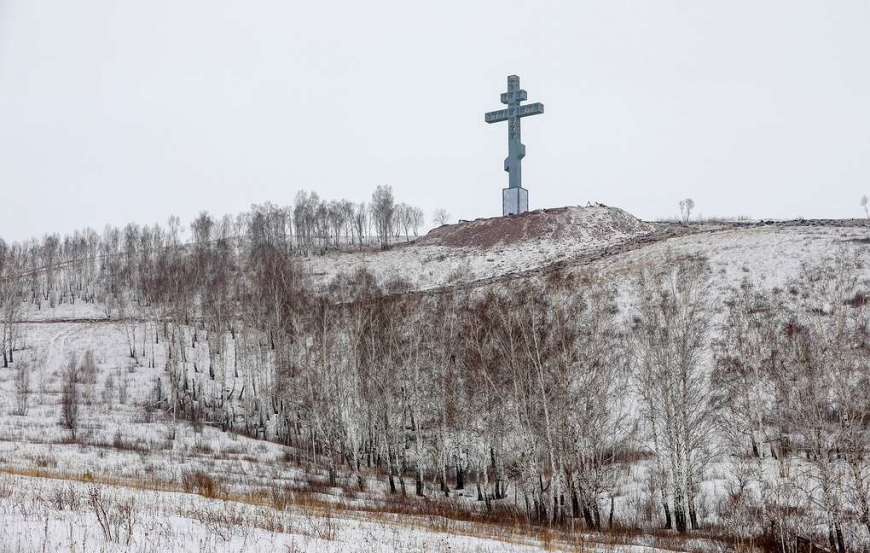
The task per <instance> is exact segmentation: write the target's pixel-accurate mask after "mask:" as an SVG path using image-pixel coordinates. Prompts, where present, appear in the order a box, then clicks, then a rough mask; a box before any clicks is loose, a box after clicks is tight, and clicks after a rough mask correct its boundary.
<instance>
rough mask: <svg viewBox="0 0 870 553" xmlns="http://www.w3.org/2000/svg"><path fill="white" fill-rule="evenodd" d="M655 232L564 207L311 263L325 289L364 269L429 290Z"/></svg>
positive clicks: (601, 210) (625, 219)
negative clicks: (333, 280)
mask: <svg viewBox="0 0 870 553" xmlns="http://www.w3.org/2000/svg"><path fill="white" fill-rule="evenodd" d="M655 233H656V226H655V225H653V224H650V223H646V222H644V221H641V220H640V219H637V218H636V217H634V216H632V215H630V214H628V213H626V212H625V211H623V210H621V209H618V208H613V207H604V206H596V207H563V208H557V209H544V210H538V211H530V212H528V213H524V214H521V215H514V216H509V217H494V218H491V219H477V220H475V221H468V222H460V223H457V224H454V225H445V226H442V227H440V228H436V229H434V230H432V231H431V232H429V234H427V235H426V236H424V237H422V238H420V239H418V240H416V241H414V242H409V243H402V242H401V241H400V242H398V243H397V245H396V246H395V247H394V248H393V249H391V250H389V251H385V252H380V251H378V252H371V251H365V252H342V253H335V252H331V253H328V254H327V255H326V256H322V257H317V256H315V257H311V258H309V259H308V260H307V261H306V263H305V265H306V269H307V270H309V271H310V272H311V273H312V274H313V275H314V276H315V277H316V278H317V280H318V281H319V282H321V283H324V284H325V283H327V282H328V281H329V280H330V279H331V278H333V277H334V276H335V275H336V274H339V273H342V272H343V273H351V272H353V271H354V270H356V269H357V268H360V267H364V268H365V269H367V270H368V271H370V272H371V273H372V274H374V275H375V276H376V277H377V278H378V279H379V280H380V281H381V282H386V281H388V280H390V279H395V278H403V279H407V280H408V281H409V282H410V284H411V286H412V287H413V288H415V289H428V288H434V287H440V286H445V285H454V284H469V283H473V282H476V281H481V280H485V279H492V278H498V277H500V276H503V275H507V274H512V273H518V272H524V271H530V270H534V269H537V268H540V267H543V266H547V265H550V264H553V263H557V262H559V261H565V260H569V259H572V258H575V257H578V256H580V255H583V254H588V253H590V252H593V251H596V250H599V249H601V248H604V247H608V246H617V245H619V244H622V243H625V242H627V241H629V240H632V239H637V238H641V237H645V236H650V235H653V234H655Z"/></svg>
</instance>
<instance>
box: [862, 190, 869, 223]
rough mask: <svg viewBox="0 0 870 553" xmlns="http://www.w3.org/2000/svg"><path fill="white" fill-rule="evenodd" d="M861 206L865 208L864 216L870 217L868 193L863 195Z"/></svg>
mask: <svg viewBox="0 0 870 553" xmlns="http://www.w3.org/2000/svg"><path fill="white" fill-rule="evenodd" d="M861 207H863V208H864V216H865V217H867V218H868V219H870V199H868V198H867V194H864V195H863V196H861Z"/></svg>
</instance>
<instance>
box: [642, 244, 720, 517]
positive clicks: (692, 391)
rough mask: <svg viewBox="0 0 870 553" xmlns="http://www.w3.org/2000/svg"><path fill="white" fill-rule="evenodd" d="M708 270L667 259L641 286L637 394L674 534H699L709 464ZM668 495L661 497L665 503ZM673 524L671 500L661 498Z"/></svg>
mask: <svg viewBox="0 0 870 553" xmlns="http://www.w3.org/2000/svg"><path fill="white" fill-rule="evenodd" d="M708 273H709V268H708V266H707V263H706V261H705V260H702V259H696V258H680V259H674V258H673V257H670V258H669V259H668V260H667V262H666V263H665V268H664V269H659V270H656V271H653V270H648V271H645V272H644V274H643V275H642V277H641V278H640V280H639V281H638V296H639V297H638V300H639V310H638V313H637V315H636V317H635V328H634V336H633V346H634V356H635V361H636V363H637V371H636V372H637V377H638V384H639V386H638V389H639V391H640V395H641V398H642V401H643V415H644V418H645V421H646V423H647V430H648V433H649V439H650V442H651V444H652V449H653V452H654V454H655V456H656V471H657V472H658V474H659V477H660V479H661V481H662V483H663V484H664V483H665V482H667V483H668V484H667V485H668V488H669V492H670V494H669V495H670V497H671V499H672V501H673V516H674V519H673V522H674V528H675V529H676V530H677V531H679V532H685V531H687V530H689V529H690V528H699V524H700V521H699V520H698V517H697V509H696V505H695V490H696V487H697V485H698V483H699V482H701V481H702V479H703V471H704V470H705V467H706V465H707V464H708V462H709V460H710V454H711V447H710V444H711V439H710V438H711V433H712V428H713V420H714V417H713V415H714V413H713V410H712V401H711V398H710V390H711V388H710V384H709V373H708V371H707V369H706V367H705V366H704V365H703V361H704V358H705V356H706V354H707V350H708V344H707V340H708V336H709V322H710V305H709V294H710V292H709V283H708ZM664 495H666V494H664V490H663V496H664ZM663 503H664V505H665V509H666V511H665V517H666V519H667V518H669V516H670V514H669V511H668V510H667V503H668V500H667V497H663Z"/></svg>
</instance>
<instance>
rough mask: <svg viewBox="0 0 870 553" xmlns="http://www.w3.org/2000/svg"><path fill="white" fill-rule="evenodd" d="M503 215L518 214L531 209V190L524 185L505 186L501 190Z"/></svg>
mask: <svg viewBox="0 0 870 553" xmlns="http://www.w3.org/2000/svg"><path fill="white" fill-rule="evenodd" d="M501 210H502V215H517V214H518V213H525V212H527V211H528V210H529V191H528V190H526V189H525V188H523V187H518V188H504V189H502V191H501Z"/></svg>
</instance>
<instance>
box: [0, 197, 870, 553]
mask: <svg viewBox="0 0 870 553" xmlns="http://www.w3.org/2000/svg"><path fill="white" fill-rule="evenodd" d="M381 193H382V194H383V193H385V192H384V191H381ZM303 200H304V198H303ZM390 201H392V200H390ZM384 202H386V200H384ZM385 205H386V203H385ZM292 213H295V210H286V209H277V208H274V207H272V206H266V207H264V208H257V209H254V210H253V211H252V212H250V213H247V214H244V215H243V216H240V217H237V218H232V219H231V218H224V219H223V220H221V221H215V220H213V219H212V218H211V217H210V216H209V215H208V214H202V215H201V216H200V217H198V218H197V219H196V220H195V221H194V222H193V223H192V224H191V226H190V228H191V237H190V239H189V240H185V239H183V237H182V233H181V232H180V225H179V222H178V221H177V220H173V222H172V224H171V225H170V227H169V229H168V230H164V229H162V228H161V227H158V226H153V227H144V228H140V227H138V226H136V225H128V226H127V227H126V228H124V229H123V230H121V229H112V228H108V229H107V230H106V231H105V232H104V233H103V234H102V235H99V234H97V233H95V232H90V231H86V232H82V233H76V234H75V235H72V236H68V237H64V238H60V237H57V236H47V237H46V238H44V239H43V240H41V241H33V242H30V243H26V244H13V245H8V246H7V245H4V246H2V247H0V253H2V255H0V302H2V303H0V310H2V315H3V316H2V328H0V330H2V337H3V341H2V349H3V364H4V366H5V367H7V368H8V370H7V371H5V373H4V374H3V375H2V393H3V398H4V400H3V417H2V419H0V438H2V440H3V441H2V442H0V460H2V462H3V466H4V467H5V468H6V470H7V471H9V472H14V473H16V474H18V475H19V476H16V478H33V477H34V476H39V477H43V476H54V477H58V478H73V479H75V480H78V481H82V484H81V485H79V484H76V486H84V487H82V488H76V489H77V490H78V491H77V492H76V496H77V497H78V498H79V502H80V504H81V505H83V506H84V507H82V512H83V513H86V514H82V515H80V516H86V517H89V520H91V518H90V517H96V519H94V520H96V521H97V522H98V523H99V516H100V515H99V512H98V511H93V510H92V508H91V509H89V508H88V507H87V505H89V503H88V501H89V499H88V498H89V497H90V495H89V494H92V493H93V492H92V491H89V490H88V489H86V488H87V485H92V486H97V485H99V486H106V485H108V484H118V485H124V486H136V485H138V486H140V487H143V488H146V489H149V490H151V491H149V492H148V493H149V494H152V493H153V494H157V496H159V495H160V493H166V494H169V493H172V494H177V493H178V492H179V491H187V492H191V493H194V494H196V495H198V496H201V497H202V498H204V499H191V500H190V501H205V500H209V501H214V500H215V499H223V500H228V501H230V502H235V503H240V504H241V505H261V506H262V504H265V505H266V507H268V509H270V511H269V512H270V513H271V512H273V511H278V512H279V513H282V514H280V517H292V516H293V515H292V514H284V510H285V507H287V506H288V505H298V504H302V503H306V502H307V503H308V504H313V503H316V505H317V508H321V507H323V505H328V504H331V503H332V504H334V505H340V507H337V508H340V509H341V510H342V511H344V512H349V511H350V510H351V509H352V508H353V509H358V510H363V511H365V512H369V513H371V512H381V513H393V514H394V515H395V516H396V519H397V520H402V519H403V518H407V519H409V520H410V519H412V518H413V517H419V516H433V515H432V513H436V514H437V516H438V517H439V520H454V521H455V520H465V521H471V522H469V524H471V523H474V524H476V525H477V524H487V523H488V524H490V525H503V526H504V527H508V528H511V529H513V530H512V531H515V532H518V533H519V534H518V535H520V536H532V537H527V538H524V539H533V537H534V534H528V535H527V534H524V533H523V532H531V531H532V530H533V529H541V528H544V529H548V531H550V530H552V531H555V532H563V531H564V532H568V535H581V536H582V535H586V536H589V535H598V534H590V533H597V532H611V534H610V535H611V536H616V535H620V536H622V537H621V538H620V540H622V541H621V542H623V543H639V541H638V538H632V537H631V536H633V535H635V534H636V533H641V534H648V535H650V536H657V537H656V538H650V539H662V536H668V535H671V534H673V535H684V536H695V537H696V539H698V540H702V541H698V542H688V541H684V542H682V544H683V547H690V546H692V547H695V546H697V547H702V546H703V544H705V543H706V544H709V543H710V542H711V541H716V542H719V543H720V544H725V545H727V546H730V547H763V548H771V549H777V550H781V551H782V550H785V551H797V550H802V549H803V548H805V547H809V545H810V544H812V545H813V546H816V547H823V548H829V549H831V550H835V551H837V552H839V553H845V552H846V551H850V550H860V549H861V548H862V547H866V546H867V544H868V542H870V508H868V502H870V461H868V459H867V450H868V443H867V441H868V439H870V434H868V422H870V421H868V420H867V412H868V407H870V406H868V397H870V394H868V391H870V389H868V386H870V334H868V314H870V302H868V293H870V287H868V283H867V280H866V276H867V266H866V261H867V259H868V257H867V242H868V235H870V233H868V232H867V229H866V227H858V228H856V229H853V230H850V231H849V232H840V231H827V230H825V231H819V232H816V233H813V234H800V233H797V232H795V231H793V230H790V229H780V230H777V231H775V232H772V231H767V230H765V229H760V230H759V229H737V230H728V229H725V230H721V231H718V232H712V231H711V232H706V231H704V232H697V233H689V234H687V235H685V236H682V237H678V238H675V239H673V240H666V241H662V242H651V243H650V245H648V246H645V247H642V248H639V249H637V250H636V251H622V252H619V253H618V255H616V254H614V255H613V256H611V257H602V258H601V259H599V260H598V261H596V262H595V263H585V264H575V265H567V266H561V267H560V268H558V269H557V268H552V270H542V271H539V272H536V273H534V274H528V275H526V276H525V277H524V278H514V279H504V280H498V279H494V280H493V279H489V280H487V281H486V282H481V283H479V285H478V286H463V287H455V288H452V287H449V286H441V287H440V288H438V289H437V290H436V291H429V292H426V291H425V290H420V289H419V286H415V285H414V283H413V282H411V281H410V279H411V278H412V276H413V275H410V274H407V271H403V270H402V269H401V267H398V268H397V269H396V270H395V271H392V272H389V271H388V272H386V273H385V272H383V271H369V270H366V269H365V268H361V267H357V268H355V269H354V268H353V267H350V266H349V267H347V269H348V270H346V271H341V272H335V273H331V272H330V273H329V274H327V275H314V276H316V278H312V276H313V275H311V274H310V269H308V268H307V267H308V265H306V263H308V262H305V261H303V259H305V256H307V255H311V254H312V253H316V252H315V250H316V249H317V248H316V247H315V248H312V247H311V246H310V243H309V242H308V238H305V236H304V233H303V234H299V233H298V232H297V231H296V230H294V229H297V228H299V227H297V223H295V222H294V221H295V219H294V215H291V214H292ZM299 213H302V212H299ZM590 213H591V212H590ZM595 213H598V212H595ZM300 216H301V215H299V214H297V215H295V217H300ZM291 223H293V224H291ZM383 228H386V227H383ZM300 232H301V231H300ZM776 233H779V234H776ZM378 234H379V235H381V236H382V237H383V236H384V234H385V233H383V232H378ZM405 234H407V233H405ZM324 236H327V238H326V241H325V242H324V244H326V245H329V244H331V246H330V247H336V246H335V245H336V244H338V245H339V246H341V245H342V244H343V245H344V247H354V246H355V247H357V248H359V247H360V246H361V245H362V244H360V243H359V242H364V241H363V240H359V241H358V242H357V243H356V244H353V243H352V242H353V240H352V239H351V240H350V241H347V240H344V239H341V238H340V239H339V240H337V241H335V240H333V239H331V238H328V236H331V235H329V234H326V235H324ZM341 236H347V235H346V234H341ZM386 236H387V238H386V242H387V243H383V242H381V240H378V243H377V244H378V246H382V247H385V246H388V245H389V243H390V241H391V240H392V238H394V237H395V230H394V231H393V232H392V233H390V232H387V233H386ZM391 237H392V238H391ZM626 238H627V237H626V236H620V237H619V239H618V240H615V241H614V242H613V243H614V244H616V243H618V242H619V240H625V239H626ZM318 240H320V238H318ZM765 241H768V242H765ZM318 244H320V242H318ZM324 244H320V245H324ZM605 245H606V244H605ZM611 245H612V244H611ZM711 245H713V246H712V247H711ZM786 245H787V246H786ZM324 247H325V246H324ZM414 247H415V246H409V247H408V248H407V250H408V251H413V248H414ZM753 248H757V249H759V251H764V252H767V254H764V255H763V256H760V257H759V258H758V259H757V260H755V259H754V258H753V257H752V255H754V254H753V253H752V252H754V249H753ZM822 250H823V251H822ZM578 251H579V250H578ZM770 252H778V253H779V256H778V257H775V258H772V256H770V255H769V253H770ZM508 253H509V252H508ZM347 255H349V254H347ZM380 255H385V256H386V255H389V254H388V253H387V254H380ZM445 255H447V254H445ZM484 255H486V254H484ZM728 256H731V258H735V259H741V258H745V259H747V260H748V263H749V264H748V265H745V266H741V267H733V266H727V267H726V266H724V265H730V262H727V263H724V264H723V259H726V260H727V259H730V258H729V257H728ZM372 258H373V264H377V262H378V261H377V260H378V257H377V255H375V254H372ZM433 263H438V261H437V260H436V261H434V262H433ZM773 266H776V267H780V268H782V269H783V271H781V272H780V273H778V274H776V275H772V274H768V273H770V272H771V271H767V269H766V268H769V267H773ZM351 269H353V270H351ZM495 274H496V276H497V272H496V273H495ZM466 282H468V281H466ZM444 284H449V279H447V281H446V282H444ZM61 488H62V486H61ZM161 490H162V492H161ZM158 492H159V493H158ZM119 493H120V492H119ZM124 493H126V492H124ZM276 493H277V494H278V496H276V495H275V494H276ZM282 493H286V494H287V495H281V494H282ZM134 495H135V494H134ZM13 497H15V496H14V495H13ZM130 497H133V496H130ZM136 497H137V501H138V496H136ZM143 497H145V496H143ZM147 497H149V498H150V497H152V496H151V495H148V496H147ZM155 497H156V496H155ZM167 497H168V496H167ZM173 497H175V496H173ZM265 497H269V498H270V499H269V500H268V501H265V500H263V498H265ZM275 497H283V498H284V499H282V500H281V501H277V502H276V500H275ZM312 498H316V501H314V500H313V499H312ZM16 501H19V503H20V504H22V505H30V504H33V503H34V500H32V499H27V498H23V499H22V498H19V499H16ZM118 501H119V502H118V505H121V506H123V504H124V503H123V501H124V500H118ZM141 501H142V502H146V500H145V499H142V500H141ZM148 501H151V499H148ZM155 501H156V500H155ZM165 501H169V500H168V499H167V500H165ZM185 501H187V500H185ZM142 504H144V503H142ZM209 505H211V503H209ZM91 507H93V505H91ZM113 508H114V507H113ZM173 508H174V507H173ZM209 508H211V507H209ZM215 508H216V509H217V507H215ZM222 508H229V507H222ZM235 508H236V507H233V509H235ZM237 508H238V509H239V510H244V509H248V507H244V506H239V507H237ZM8 509H11V511H8V512H17V511H15V509H21V507H8ZM117 509H121V507H117ZM147 510H148V511H149V513H150V512H151V508H150V507H149V508H148V509H147ZM113 512H114V511H113ZM119 512H120V511H119ZM172 513H173V514H171V515H170V516H181V517H182V518H185V517H186V518H187V519H191V518H194V517H192V516H190V515H189V514H188V515H184V514H183V513H181V514H179V512H178V511H172ZM291 513H292V508H291ZM9 516H14V517H19V515H14V514H13V515H9ZM76 516H79V515H76ZM117 516H119V517H121V518H120V519H119V520H123V515H117ZM143 516H144V515H143ZM149 516H151V515H150V514H149ZM246 516H247V515H246ZM256 516H259V515H256ZM264 516H265V515H264ZM269 516H271V517H273V519H274V517H276V516H279V515H276V514H274V513H273V514H271V515H269ZM64 518H65V517H60V519H64ZM255 518H256V517H255V516H252V517H251V518H250V519H248V518H245V519H244V520H245V521H248V520H250V521H254V520H255ZM15 520H19V521H20V520H22V519H21V518H20V517H19V518H16V519H15ZM28 520H29V522H28V524H31V525H33V524H34V521H39V523H40V524H44V525H45V528H46V530H45V532H46V535H49V534H52V535H53V534H54V533H56V532H55V531H54V530H51V531H50V529H51V528H55V527H57V528H62V527H65V524H66V523H65V522H63V520H58V519H57V517H56V516H55V515H54V514H52V515H51V516H48V517H47V518H44V519H43V518H38V517H37V518H32V519H28ZM81 520H83V519H81ZM256 520H260V519H256ZM282 520H283V519H282ZM273 522H274V520H273ZM152 523H153V524H156V522H149V524H152ZM167 524H168V523H167ZM185 524H188V523H185ZM275 524H280V525H283V526H281V527H282V528H297V529H298V528H299V523H298V521H296V522H293V521H291V520H289V518H288V520H287V521H279V522H275ZM170 526H171V524H170ZM238 526H239V527H250V528H262V527H261V526H260V523H259V522H250V524H249V523H248V522H244V523H240V524H239V525H238ZM142 527H143V526H141V525H140V526H137V527H135V528H134V529H133V530H130V531H128V530H124V526H123V524H121V523H119V528H120V529H119V530H116V532H117V533H118V535H119V536H127V537H128V538H129V536H134V537H135V536H140V537H139V538H136V539H140V540H141V539H142V538H141V536H142V534H141V532H142ZM520 527H523V528H527V530H517V528H520ZM276 528H277V527H271V529H269V530H268V532H270V533H275V532H278V533H281V532H279V531H278V530H276ZM476 528H478V527H476ZM447 531H448V532H452V531H457V532H459V531H464V530H460V529H457V528H452V529H449V530H447ZM475 531H476V532H478V531H479V530H475ZM125 532H126V533H125ZM137 532H140V533H137ZM250 532H253V533H254V534H256V533H257V532H259V530H250ZM469 532H470V531H469ZM284 533H288V534H294V533H298V532H294V531H289V530H288V531H286V532H284ZM240 535H241V534H233V535H232V537H231V538H229V540H228V542H226V541H225V542H226V543H229V542H232V543H235V542H233V540H235V539H237V537H238V536H240ZM252 535H253V534H252ZM559 535H560V536H561V534H559ZM69 536H71V537H70V538H69V539H70V540H73V541H75V540H74V539H73V538H75V539H79V538H76V537H75V536H76V534H75V532H74V531H73V530H70V531H69ZM167 536H170V537H168V538H167V540H169V541H166V542H165V545H163V546H160V547H166V548H170V549H171V548H174V547H177V548H182V546H181V545H175V544H177V543H182V542H183V540H182V541H179V542H175V541H172V540H174V539H176V538H177V535H176V534H167ZM171 536H176V537H171ZM104 537H105V536H104ZM58 539H67V538H66V537H64V538H58ZM81 539H84V538H81ZM129 539H134V538H129ZM177 539H181V538H177ZM184 539H187V538H184ZM246 539H247V538H246ZM256 539H261V538H260V537H257V538H256ZM262 539H275V538H274V537H270V538H265V537H264V538H262ZM534 539H540V537H537V538H534ZM548 539H549V538H548ZM560 539H561V538H560ZM108 541H111V542H112V543H116V542H117V540H108ZM327 541H329V540H327ZM33 543H34V544H37V543H44V542H33ZM51 543H60V542H59V541H58V542H51ZM139 543H141V541H140V542H139ZM258 543H259V542H258ZM281 543H286V541H282V542H281ZM535 543H539V542H534V543H533V542H529V545H530V546H532V545H535ZM560 543H562V545H563V546H565V547H568V546H569V542H560ZM652 543H653V544H655V543H657V542H655V541H653V542H652ZM381 545H382V544H381ZM39 547H41V546H38V545H36V546H34V547H33V549H34V550H36V549H38V548H39ZM184 547H188V548H190V547H189V546H187V545H185V546H184ZM434 547H435V548H436V549H437V548H438V547H437V546H434ZM469 547H471V546H469ZM408 548H409V549H410V550H414V549H413V548H412V547H410V546H409V547H408ZM145 550H147V549H145ZM194 550H195V549H194ZM303 550H304V549H303ZM342 550H347V549H342ZM518 550H519V549H518Z"/></svg>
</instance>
